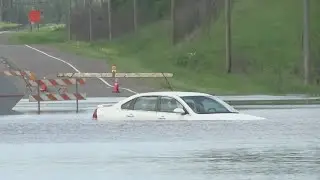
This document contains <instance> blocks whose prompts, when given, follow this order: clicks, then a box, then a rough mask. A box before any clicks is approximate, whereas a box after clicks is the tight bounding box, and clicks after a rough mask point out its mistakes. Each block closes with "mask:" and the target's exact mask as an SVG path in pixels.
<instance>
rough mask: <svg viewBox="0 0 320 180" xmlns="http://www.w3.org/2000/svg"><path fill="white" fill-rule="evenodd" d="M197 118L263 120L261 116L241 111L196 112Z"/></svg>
mask: <svg viewBox="0 0 320 180" xmlns="http://www.w3.org/2000/svg"><path fill="white" fill-rule="evenodd" d="M195 117H196V119H197V120H222V121H231V120H235V121H237V120H239V121H255V120H264V119H265V118H263V117H258V116H253V115H249V114H243V113H220V114H219V113H218V114H197V115H196V116H195Z"/></svg>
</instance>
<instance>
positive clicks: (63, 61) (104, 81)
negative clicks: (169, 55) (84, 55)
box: [25, 44, 138, 94]
mask: <svg viewBox="0 0 320 180" xmlns="http://www.w3.org/2000/svg"><path fill="white" fill-rule="evenodd" d="M25 46H26V47H28V48H30V49H32V50H35V51H37V52H39V53H41V54H43V55H45V56H48V57H50V58H52V59H55V60H58V61H60V62H62V63H64V64H66V65H68V66H70V67H71V68H72V69H74V70H75V71H76V72H77V73H81V72H80V71H79V70H78V69H77V68H76V67H74V66H73V65H72V64H70V63H68V62H67V61H65V60H63V59H60V58H57V57H54V56H52V55H50V54H47V53H45V52H43V51H41V50H39V49H37V48H34V47H32V46H29V45H27V44H25ZM98 79H99V80H100V81H102V82H103V83H104V84H105V85H107V86H109V87H110V88H111V87H113V86H112V85H111V84H109V83H108V82H107V81H106V80H104V79H103V78H98ZM120 89H124V90H126V91H129V92H131V93H133V94H138V92H135V91H133V90H131V89H128V88H120Z"/></svg>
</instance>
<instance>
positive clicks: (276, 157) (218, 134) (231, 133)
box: [0, 99, 320, 180]
mask: <svg viewBox="0 0 320 180" xmlns="http://www.w3.org/2000/svg"><path fill="white" fill-rule="evenodd" d="M97 100H98V99H96V100H92V99H91V102H88V103H87V104H85V103H82V107H83V110H84V111H82V112H81V113H79V114H75V113H74V111H73V112H72V111H67V110H66V111H54V110H52V111H49V110H50V108H51V109H54V108H55V107H59V106H58V105H57V104H56V105H55V106H54V105H52V104H51V106H50V105H47V110H48V112H50V113H47V112H46V113H43V114H42V115H34V114H32V113H30V114H23V115H14V116H2V117H0V133H1V138H0V166H1V167H0V174H1V177H2V178H3V179H10V180H16V179H25V180H29V179H30V180H31V179H32V180H38V179H39V180H40V179H41V180H43V179H46V180H51V179H52V180H54V179H77V180H85V179H95V180H100V179H104V180H105V179H114V180H118V179H119V180H127V179H132V180H141V179H148V180H149V179H151V180H163V179H168V180H176V179H185V180H207V179H218V180H220V179H221V180H225V179H228V180H242V179H243V180H247V179H251V180H266V179H268V180H269V179H270V180H275V179H279V180H287V179H288V180H289V179H290V180H291V179H297V180H298V179H299V180H318V179H319V178H320V168H319V167H320V147H319V146H320V145H319V143H320V134H319V129H320V121H319V117H320V106H316V105H314V106H312V108H311V106H310V107H303V106H299V107H298V106H297V107H293V106H292V107H290V106H282V108H277V107H274V109H259V108H258V109H255V108H254V109H247V110H245V109H243V110H241V111H243V112H245V113H249V114H253V115H258V116H263V117H266V118H268V119H267V120H265V121H250V122H241V121H202V122H201V121H200V122H198V121H197V122H174V121H148V122H147V121H145V122H96V121H92V120H91V115H92V110H93V109H94V107H95V105H96V104H99V103H100V102H97ZM100 100H101V101H102V99H100ZM70 103H71V102H70ZM29 105H30V104H29ZM26 107H27V106H24V105H23V103H19V104H18V106H17V107H16V109H19V108H20V110H22V109H23V108H26ZM31 107H32V106H29V108H31ZM60 107H61V104H60ZM63 107H65V109H68V107H69V108H71V109H72V108H73V107H74V106H72V103H71V104H69V105H67V104H66V105H64V106H63ZM84 107H86V108H84ZM25 112H27V111H25ZM30 112H32V111H30ZM53 113H54V114H53Z"/></svg>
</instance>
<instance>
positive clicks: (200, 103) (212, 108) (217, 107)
mask: <svg viewBox="0 0 320 180" xmlns="http://www.w3.org/2000/svg"><path fill="white" fill-rule="evenodd" d="M181 99H182V100H183V101H185V102H186V103H187V104H188V106H189V107H190V108H191V109H192V110H193V111H194V112H195V113H197V114H215V113H237V111H236V110H235V109H233V108H232V107H231V106H229V105H228V104H226V103H224V102H223V101H220V102H218V100H215V99H213V98H212V97H210V96H182V97H181Z"/></svg>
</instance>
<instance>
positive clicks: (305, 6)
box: [303, 0, 310, 85]
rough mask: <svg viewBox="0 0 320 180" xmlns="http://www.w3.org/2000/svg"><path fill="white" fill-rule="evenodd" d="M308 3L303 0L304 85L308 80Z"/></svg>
mask: <svg viewBox="0 0 320 180" xmlns="http://www.w3.org/2000/svg"><path fill="white" fill-rule="evenodd" d="M309 3H310V1H309V0H303V62H304V63H303V64H304V84H305V85H308V84H309V81H310V77H309V76H310V38H309V33H310V32H309V26H310V22H309V20H310V19H309V5H310V4H309Z"/></svg>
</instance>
